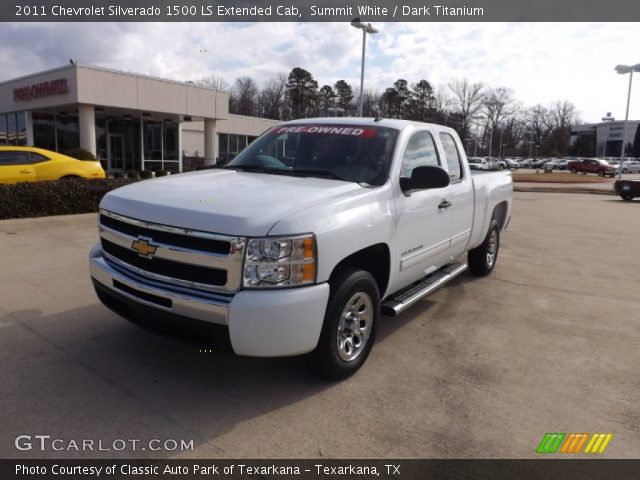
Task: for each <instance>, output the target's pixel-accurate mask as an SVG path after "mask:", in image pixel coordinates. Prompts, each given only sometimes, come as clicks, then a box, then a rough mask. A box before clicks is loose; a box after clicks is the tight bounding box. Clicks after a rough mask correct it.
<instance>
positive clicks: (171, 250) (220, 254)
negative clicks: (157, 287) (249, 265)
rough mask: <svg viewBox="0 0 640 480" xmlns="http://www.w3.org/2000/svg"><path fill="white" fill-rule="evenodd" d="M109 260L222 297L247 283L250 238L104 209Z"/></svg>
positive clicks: (102, 220)
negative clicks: (244, 276) (244, 266)
mask: <svg viewBox="0 0 640 480" xmlns="http://www.w3.org/2000/svg"><path fill="white" fill-rule="evenodd" d="M99 221H100V223H99V229H100V242H101V245H102V250H103V252H104V254H105V257H106V259H107V260H109V261H111V262H113V263H114V264H116V265H117V266H119V267H120V268H121V269H122V268H124V269H126V270H129V271H131V272H132V273H133V274H135V275H137V276H142V277H147V278H149V279H150V280H153V281H155V282H164V283H167V284H169V285H178V286H181V287H187V288H193V289H197V290H205V291H212V292H220V293H233V292H235V291H237V290H238V289H239V288H240V286H241V282H242V261H243V257H244V248H245V239H244V238H241V237H231V236H227V235H218V234H213V233H207V232H201V231H197V230H187V229H183V228H178V227H170V226H166V225H159V224H155V223H149V222H144V221H142V220H136V219H133V218H130V217H125V216H123V215H118V214H115V213H112V212H109V211H106V210H101V211H100V219H99Z"/></svg>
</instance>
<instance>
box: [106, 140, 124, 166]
mask: <svg viewBox="0 0 640 480" xmlns="http://www.w3.org/2000/svg"><path fill="white" fill-rule="evenodd" d="M107 158H108V165H109V170H122V168H123V161H124V136H123V135H121V134H119V133H110V134H109V140H108V142H107Z"/></svg>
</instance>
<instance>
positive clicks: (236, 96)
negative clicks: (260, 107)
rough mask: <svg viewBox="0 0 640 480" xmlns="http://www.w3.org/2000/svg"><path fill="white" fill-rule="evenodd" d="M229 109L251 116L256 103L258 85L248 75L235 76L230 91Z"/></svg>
mask: <svg viewBox="0 0 640 480" xmlns="http://www.w3.org/2000/svg"><path fill="white" fill-rule="evenodd" d="M230 94H231V96H230V98H229V110H230V111H231V112H232V113H237V114H239V115H248V116H253V115H255V114H256V110H257V103H258V101H257V100H258V86H257V85H256V82H254V81H253V79H252V78H250V77H240V78H237V79H236V81H235V83H234V84H233V88H232V89H231V92H230Z"/></svg>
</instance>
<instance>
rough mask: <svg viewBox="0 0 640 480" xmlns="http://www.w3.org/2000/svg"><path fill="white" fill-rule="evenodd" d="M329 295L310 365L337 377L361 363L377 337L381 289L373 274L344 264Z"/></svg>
mask: <svg viewBox="0 0 640 480" xmlns="http://www.w3.org/2000/svg"><path fill="white" fill-rule="evenodd" d="M330 285H331V294H330V296H329V303H328V305H327V312H326V314H325V318H324V325H323V327H322V333H321V334H320V340H319V341H318V346H317V347H316V349H315V350H314V351H313V352H312V353H311V355H310V359H311V366H312V367H313V369H314V370H315V371H316V372H318V373H319V374H320V375H322V376H323V377H325V378H328V379H331V380H340V379H343V378H346V377H348V376H350V375H353V374H354V373H355V372H357V371H358V369H359V368H360V367H361V366H362V365H363V364H364V362H365V361H366V359H367V357H368V356H369V352H370V351H371V348H372V347H373V342H374V341H375V338H376V329H377V324H378V318H379V317H380V292H379V290H378V285H377V283H376V281H375V279H374V278H373V276H372V275H371V274H370V273H369V272H367V271H364V270H360V269H357V268H353V267H344V268H341V269H340V270H339V271H338V272H336V273H335V274H334V276H333V279H332V280H331V281H330Z"/></svg>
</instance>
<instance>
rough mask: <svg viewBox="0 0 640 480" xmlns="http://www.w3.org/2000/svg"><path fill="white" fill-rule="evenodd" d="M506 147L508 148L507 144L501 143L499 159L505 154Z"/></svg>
mask: <svg viewBox="0 0 640 480" xmlns="http://www.w3.org/2000/svg"><path fill="white" fill-rule="evenodd" d="M506 146H507V144H506V143H501V144H500V154H499V155H498V158H502V154H503V153H504V150H505V148H504V147H506Z"/></svg>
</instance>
